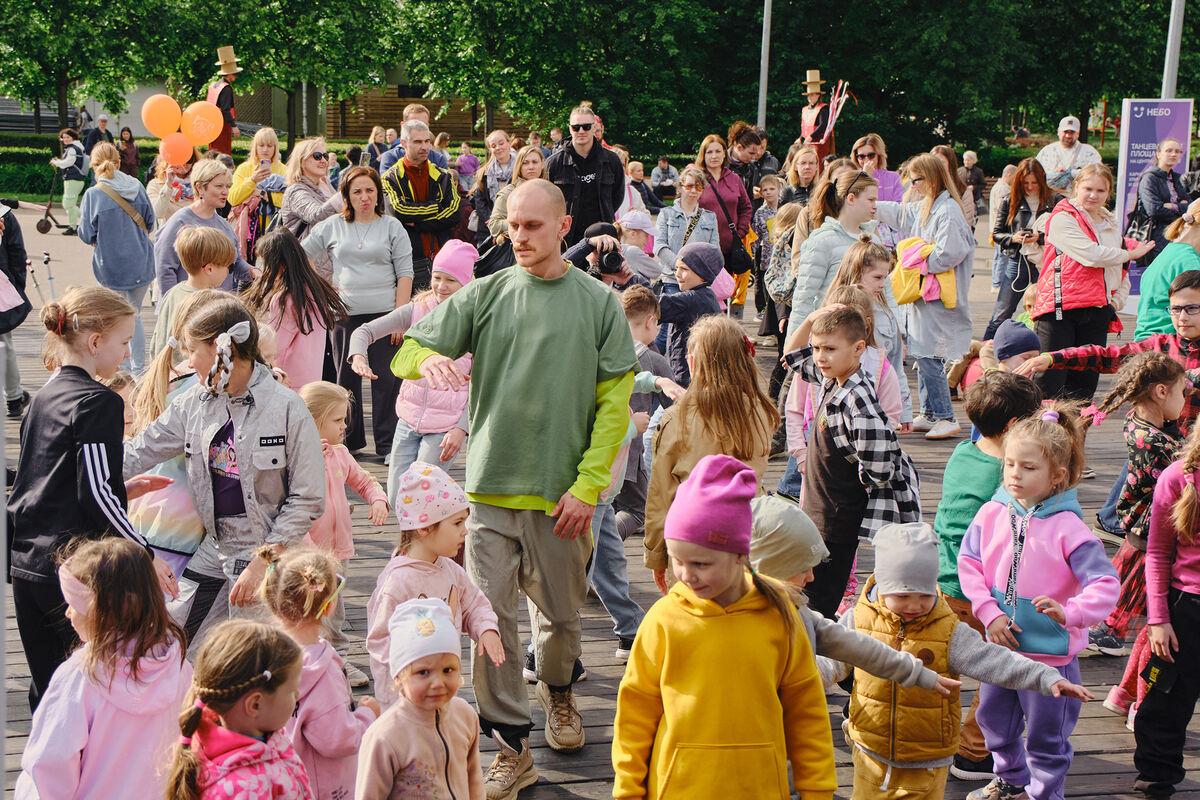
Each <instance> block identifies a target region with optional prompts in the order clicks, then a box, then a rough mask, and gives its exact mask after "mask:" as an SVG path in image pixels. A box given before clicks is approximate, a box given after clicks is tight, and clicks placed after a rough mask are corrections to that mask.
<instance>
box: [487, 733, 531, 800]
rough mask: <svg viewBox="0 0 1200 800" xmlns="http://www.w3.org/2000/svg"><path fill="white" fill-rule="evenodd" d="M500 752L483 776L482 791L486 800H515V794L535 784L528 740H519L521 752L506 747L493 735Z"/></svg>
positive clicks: (496, 735) (503, 742)
mask: <svg viewBox="0 0 1200 800" xmlns="http://www.w3.org/2000/svg"><path fill="white" fill-rule="evenodd" d="M492 735H493V737H494V738H495V739H496V744H497V745H499V746H500V752H499V753H496V758H495V759H494V760H493V761H492V765H491V766H490V767H488V770H487V772H485V773H484V775H483V790H484V793H485V795H486V796H487V800H516V797H517V792H519V791H521V790H522V789H524V788H525V787H526V786H532V785H533V784H535V783H537V780H538V772H537V768H536V767H534V766H533V753H532V752H531V751H530V750H529V739H528V738H524V739H522V740H521V752H519V753H518V752H517V751H516V750H514V749H512V748H511V747H509V746H508V742H506V741H504V739H502V738H501V737H500V734H498V733H493V734H492Z"/></svg>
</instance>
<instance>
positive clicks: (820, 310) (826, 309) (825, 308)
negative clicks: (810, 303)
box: [808, 303, 846, 319]
mask: <svg viewBox="0 0 1200 800" xmlns="http://www.w3.org/2000/svg"><path fill="white" fill-rule="evenodd" d="M845 307H846V304H845V303H830V304H829V305H827V306H821V307H820V308H818V309H817V310H816V311H814V312H812V313H811V314H809V315H808V319H816V318H817V317H819V316H821V315H822V314H828V313H829V312H830V311H837V310H838V309H839V308H845Z"/></svg>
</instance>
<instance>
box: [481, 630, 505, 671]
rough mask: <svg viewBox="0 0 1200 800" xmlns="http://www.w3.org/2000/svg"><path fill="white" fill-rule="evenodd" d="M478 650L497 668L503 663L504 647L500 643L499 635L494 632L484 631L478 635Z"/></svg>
mask: <svg viewBox="0 0 1200 800" xmlns="http://www.w3.org/2000/svg"><path fill="white" fill-rule="evenodd" d="M479 649H480V650H482V651H483V654H484V655H485V656H487V657H488V660H489V661H491V662H492V666H495V667H498V666H500V665H501V664H503V663H504V645H503V644H501V642H500V634H498V633H496V632H495V631H484V632H483V633H481V634H480V635H479Z"/></svg>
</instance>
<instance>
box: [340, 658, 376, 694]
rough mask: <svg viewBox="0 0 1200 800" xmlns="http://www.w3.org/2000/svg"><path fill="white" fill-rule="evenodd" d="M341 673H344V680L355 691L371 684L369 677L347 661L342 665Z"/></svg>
mask: <svg viewBox="0 0 1200 800" xmlns="http://www.w3.org/2000/svg"><path fill="white" fill-rule="evenodd" d="M342 671H343V672H345V673H346V680H347V681H349V683H350V685H351V686H352V687H354V688H355V689H361V688H362V687H364V686H366V685H367V684H368V683H370V682H371V676H370V675H368V674H367V673H365V672H363V671H362V670H361V669H359V668H358V667H356V666H354V665H353V664H351V663H350V662H349V661H347V662H346V663H345V664H343V665H342Z"/></svg>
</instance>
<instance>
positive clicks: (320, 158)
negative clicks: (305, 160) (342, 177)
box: [312, 150, 329, 161]
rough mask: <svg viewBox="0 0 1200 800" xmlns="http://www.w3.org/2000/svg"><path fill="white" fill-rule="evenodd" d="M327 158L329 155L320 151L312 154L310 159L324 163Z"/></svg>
mask: <svg viewBox="0 0 1200 800" xmlns="http://www.w3.org/2000/svg"><path fill="white" fill-rule="evenodd" d="M328 156H329V153H322V152H321V151H320V150H318V151H317V152H315V153H313V154H312V157H313V158H315V159H316V160H317V161H324V160H325V159H326V158H327V157H328Z"/></svg>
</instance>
